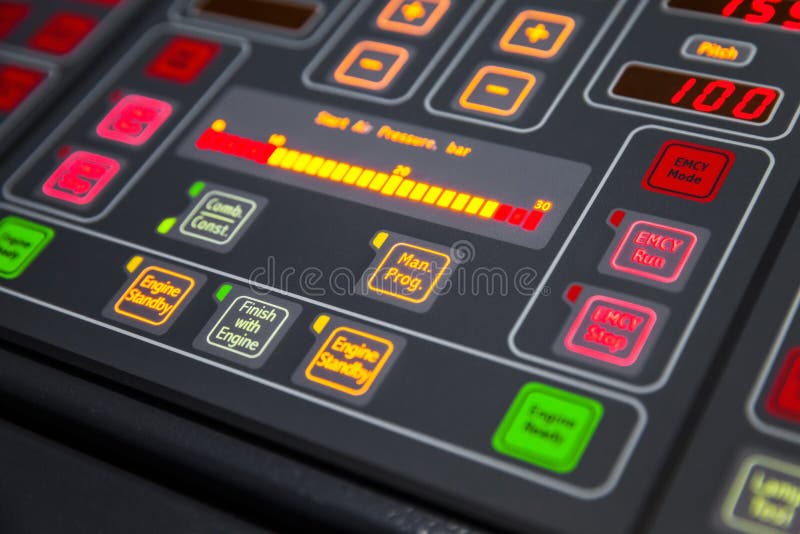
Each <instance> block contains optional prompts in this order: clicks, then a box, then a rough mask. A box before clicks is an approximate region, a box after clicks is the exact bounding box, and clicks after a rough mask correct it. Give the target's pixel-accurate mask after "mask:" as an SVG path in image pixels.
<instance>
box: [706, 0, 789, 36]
mask: <svg viewBox="0 0 800 534" xmlns="http://www.w3.org/2000/svg"><path fill="white" fill-rule="evenodd" d="M787 4H789V2H783V1H782V0H731V1H730V2H728V3H727V4H725V7H723V8H722V11H721V12H720V14H721V15H722V16H724V17H732V18H739V19H742V20H744V21H745V22H749V23H751V24H776V25H781V26H783V27H784V28H786V29H789V30H800V0H797V1H795V2H791V5H789V7H788V11H787V12H784V13H781V12H780V11H779V10H786V6H787Z"/></svg>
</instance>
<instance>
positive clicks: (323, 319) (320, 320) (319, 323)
mask: <svg viewBox="0 0 800 534" xmlns="http://www.w3.org/2000/svg"><path fill="white" fill-rule="evenodd" d="M330 320H331V318H330V317H328V316H327V315H320V316H319V317H317V318H316V320H315V321H314V324H313V325H312V326H311V329H312V330H314V332H316V333H317V334H321V333H322V331H323V330H325V327H326V326H328V323H329V322H330Z"/></svg>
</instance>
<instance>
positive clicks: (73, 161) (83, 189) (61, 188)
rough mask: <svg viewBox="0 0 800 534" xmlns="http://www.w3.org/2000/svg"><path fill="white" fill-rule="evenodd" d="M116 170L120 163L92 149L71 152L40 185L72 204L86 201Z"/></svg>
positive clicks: (55, 196)
mask: <svg viewBox="0 0 800 534" xmlns="http://www.w3.org/2000/svg"><path fill="white" fill-rule="evenodd" d="M118 172H119V163H118V162H117V161H116V160H114V159H111V158H108V157H105V156H101V155H99V154H93V153H91V152H84V151H78V152H73V153H72V154H70V155H69V157H68V158H67V159H65V160H64V161H63V162H62V163H61V165H59V166H58V168H57V169H56V170H55V172H54V173H53V174H51V175H50V178H48V179H47V181H46V182H45V183H44V185H43V186H42V191H43V192H44V194H45V195H47V196H49V197H53V198H57V199H59V200H64V201H66V202H69V203H71V204H78V205H81V206H83V205H86V204H89V203H90V202H91V201H92V200H94V199H95V197H97V195H99V194H100V192H101V191H102V190H103V189H105V188H106V186H107V185H108V184H109V182H110V181H111V179H112V178H114V176H116V175H117V173H118Z"/></svg>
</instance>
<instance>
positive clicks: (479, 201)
mask: <svg viewBox="0 0 800 534" xmlns="http://www.w3.org/2000/svg"><path fill="white" fill-rule="evenodd" d="M484 200H485V199H483V198H481V197H472V200H470V201H469V204H467V207H466V208H464V213H469V214H470V215H475V214H476V213H478V210H479V209H481V206H483V201H484Z"/></svg>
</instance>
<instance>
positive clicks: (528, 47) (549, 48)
mask: <svg viewBox="0 0 800 534" xmlns="http://www.w3.org/2000/svg"><path fill="white" fill-rule="evenodd" d="M573 30H575V19H573V18H572V17H568V16H566V15H558V14H556V13H548V12H546V11H535V10H532V9H529V10H526V11H522V12H521V13H519V14H518V15H517V16H516V18H515V19H514V21H513V22H512V23H511V25H510V26H509V27H508V29H507V30H506V31H505V33H504V34H503V37H501V38H500V48H501V49H502V50H504V51H506V52H510V53H512V54H521V55H524V56H532V57H537V58H542V59H548V58H552V57H555V56H556V55H557V54H558V53H559V52H560V51H561V48H562V47H563V46H564V44H565V43H566V42H567V39H569V37H570V35H572V32H573Z"/></svg>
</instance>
